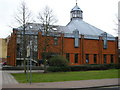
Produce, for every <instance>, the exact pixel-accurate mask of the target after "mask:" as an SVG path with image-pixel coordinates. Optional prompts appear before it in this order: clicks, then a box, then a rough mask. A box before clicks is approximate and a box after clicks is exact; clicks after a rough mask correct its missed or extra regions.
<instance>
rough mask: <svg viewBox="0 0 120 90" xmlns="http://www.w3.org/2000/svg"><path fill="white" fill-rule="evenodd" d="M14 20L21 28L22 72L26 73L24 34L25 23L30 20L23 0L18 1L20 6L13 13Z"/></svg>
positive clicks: (28, 11) (29, 12) (30, 16)
mask: <svg viewBox="0 0 120 90" xmlns="http://www.w3.org/2000/svg"><path fill="white" fill-rule="evenodd" d="M15 20H16V22H17V23H18V24H19V25H20V26H22V29H23V52H22V53H23V60H24V72H25V73H26V36H25V29H26V23H27V22H31V21H32V15H31V11H30V10H29V9H28V8H27V5H26V3H25V2H24V1H22V2H21V3H20V7H19V8H18V10H17V13H16V14H15Z"/></svg>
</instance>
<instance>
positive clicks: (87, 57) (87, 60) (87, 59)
mask: <svg viewBox="0 0 120 90" xmlns="http://www.w3.org/2000/svg"><path fill="white" fill-rule="evenodd" d="M86 63H89V54H86Z"/></svg>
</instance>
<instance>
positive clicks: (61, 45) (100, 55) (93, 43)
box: [7, 30, 118, 66]
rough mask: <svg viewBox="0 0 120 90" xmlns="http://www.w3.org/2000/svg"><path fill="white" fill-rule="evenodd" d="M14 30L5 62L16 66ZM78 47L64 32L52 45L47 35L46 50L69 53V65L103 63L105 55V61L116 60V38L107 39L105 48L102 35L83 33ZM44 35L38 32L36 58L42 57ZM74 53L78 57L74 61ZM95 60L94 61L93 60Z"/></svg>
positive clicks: (51, 40) (52, 40) (52, 39)
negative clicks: (47, 44) (89, 37)
mask: <svg viewBox="0 0 120 90" xmlns="http://www.w3.org/2000/svg"><path fill="white" fill-rule="evenodd" d="M16 36H17V35H16V31H15V30H14V31H13V33H12V34H11V37H10V40H9V43H8V53H7V64H8V65H11V66H16V55H17V54H16V51H17V50H16V48H17V46H16V40H17V38H16ZM80 36H81V38H80V39H79V47H78V48H75V47H74V38H66V37H64V34H61V35H60V37H58V44H57V45H54V38H53V37H49V39H50V40H49V45H50V46H49V47H47V51H48V52H52V53H59V54H60V55H63V56H64V57H66V54H69V64H70V65H81V64H104V57H106V61H105V62H106V63H107V64H110V63H112V62H111V58H113V63H117V62H118V53H117V50H118V44H117V43H118V41H117V40H118V39H117V38H116V40H115V41H114V40H111V41H110V40H108V41H107V45H108V46H107V49H103V40H102V37H99V39H98V40H97V39H96V40H95V39H85V38H84V35H80ZM44 39H45V37H44V36H43V35H42V34H41V32H39V33H38V59H41V58H42V52H43V51H42V50H43V46H44V44H45V43H44ZM75 55H76V58H77V59H78V60H77V61H75ZM87 55H88V57H89V62H88V63H86V57H87ZM95 60H96V61H95Z"/></svg>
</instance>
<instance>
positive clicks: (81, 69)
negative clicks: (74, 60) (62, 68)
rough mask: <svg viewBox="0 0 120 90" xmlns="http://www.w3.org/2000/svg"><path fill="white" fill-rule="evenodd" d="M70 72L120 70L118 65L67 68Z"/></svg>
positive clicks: (89, 65)
mask: <svg viewBox="0 0 120 90" xmlns="http://www.w3.org/2000/svg"><path fill="white" fill-rule="evenodd" d="M69 67H70V70H71V71H87V70H107V69H120V64H96V65H91V64H88V65H77V66H69Z"/></svg>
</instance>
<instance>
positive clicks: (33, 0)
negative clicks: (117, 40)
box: [0, 0, 120, 38]
mask: <svg viewBox="0 0 120 90" xmlns="http://www.w3.org/2000/svg"><path fill="white" fill-rule="evenodd" d="M25 1H26V3H27V6H28V8H29V10H31V11H32V13H33V16H34V17H36V16H37V14H38V12H39V11H41V10H42V9H43V8H44V7H45V6H49V7H50V8H51V9H52V10H53V11H54V14H55V15H56V17H57V19H58V22H57V24H58V25H63V26H65V25H67V23H68V22H69V21H70V11H71V9H72V8H73V7H74V6H75V3H76V0H25ZM118 1H120V0H78V6H79V7H80V8H81V9H82V10H83V20H84V21H85V22H87V23H89V24H91V25H93V26H95V27H97V28H99V29H101V30H103V31H106V32H108V33H110V34H112V35H114V36H116V32H115V30H114V29H117V25H115V24H116V23H117V16H118ZM20 2H21V0H0V30H1V31H0V38H5V37H7V36H8V35H10V33H11V32H12V28H10V27H9V26H14V24H15V23H16V22H15V21H14V15H15V13H16V11H17V8H19V5H20Z"/></svg>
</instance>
